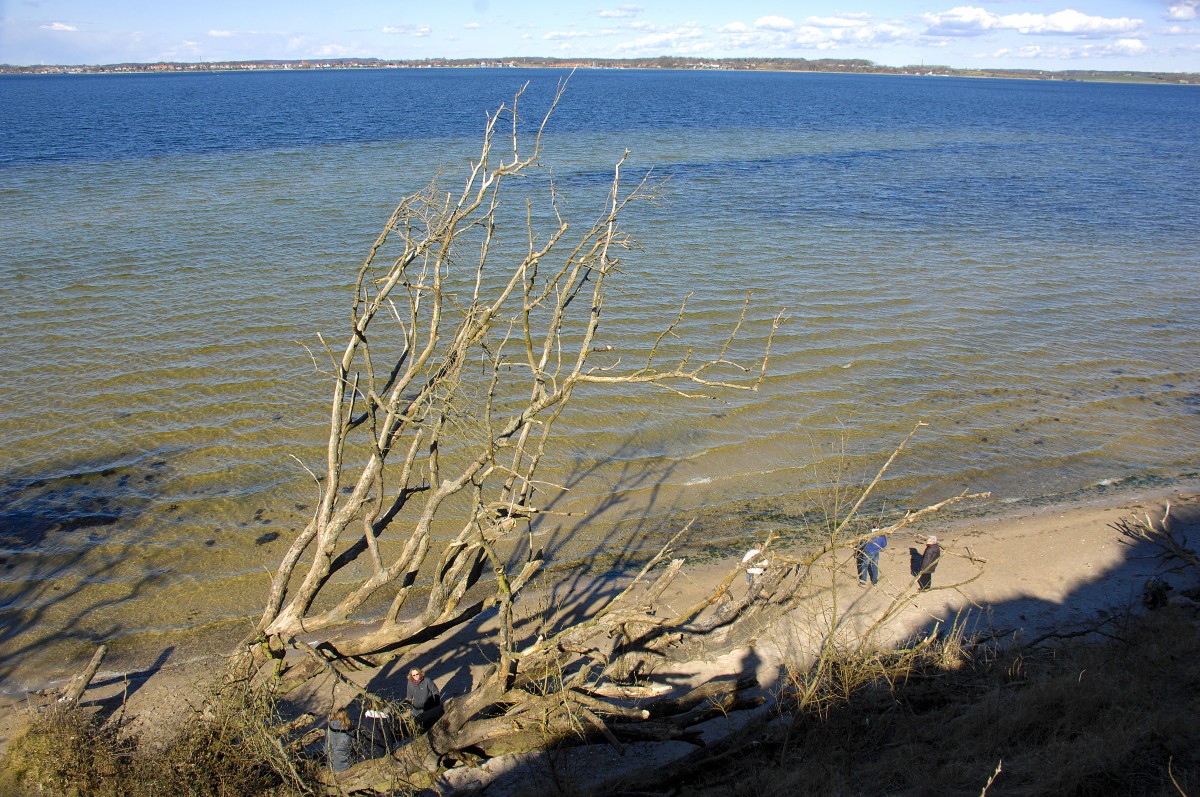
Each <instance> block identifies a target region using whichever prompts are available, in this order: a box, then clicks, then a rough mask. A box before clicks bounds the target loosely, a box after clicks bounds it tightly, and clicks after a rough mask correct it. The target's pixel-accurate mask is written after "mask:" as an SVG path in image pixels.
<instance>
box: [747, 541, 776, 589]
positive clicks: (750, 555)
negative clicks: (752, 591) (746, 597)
mask: <svg viewBox="0 0 1200 797" xmlns="http://www.w3.org/2000/svg"><path fill="white" fill-rule="evenodd" d="M742 564H743V565H744V566H745V567H746V586H747V587H753V586H754V582H755V580H756V579H757V578H758V577H759V576H761V575H762V574H763V573H765V572H767V565H768V564H770V562H768V561H767V560H766V559H764V558H763V552H762V549H761V548H751V549H750V550H748V551H746V555H745V556H743V557H742Z"/></svg>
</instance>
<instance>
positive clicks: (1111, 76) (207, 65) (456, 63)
mask: <svg viewBox="0 0 1200 797" xmlns="http://www.w3.org/2000/svg"><path fill="white" fill-rule="evenodd" d="M434 67H441V68H448V67H449V68H479V67H485V68H512V69H519V68H522V67H526V68H528V67H552V68H560V69H713V70H720V69H728V70H758V71H774V72H859V73H863V74H876V75H930V76H943V77H1006V78H1023V79H1027V80H1093V81H1120V82H1127V83H1173V84H1180V83H1183V84H1190V85H1200V72H1134V71H1101V70H1096V69H1077V70H1065V71H1059V72H1050V71H1046V70H1041V69H955V68H953V67H949V66H930V65H926V64H921V65H919V66H880V65H879V64H876V63H874V62H872V61H867V60H863V59H839V58H822V59H818V60H815V61H810V60H808V59H806V58H681V57H680V58H677V57H673V56H660V57H658V58H622V59H611V58H575V59H566V58H501V59H482V58H425V59H419V60H405V59H381V58H321V59H306V60H299V61H272V60H256V61H201V62H196V63H184V62H170V61H159V62H155V63H136V64H135V63H127V64H103V65H85V64H80V65H61V64H60V65H53V66H47V65H39V66H12V65H9V64H0V74H10V75H12V74H23V75H30V74H32V75H60V74H70V75H77V74H79V75H82V74H123V73H155V72H217V71H250V70H268V69H270V70H275V69H385V68H390V69H421V68H426V69H428V68H434Z"/></svg>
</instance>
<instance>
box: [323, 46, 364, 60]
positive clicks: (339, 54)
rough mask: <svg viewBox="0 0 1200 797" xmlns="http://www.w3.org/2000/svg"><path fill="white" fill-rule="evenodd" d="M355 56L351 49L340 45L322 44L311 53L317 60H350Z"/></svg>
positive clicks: (355, 53)
mask: <svg viewBox="0 0 1200 797" xmlns="http://www.w3.org/2000/svg"><path fill="white" fill-rule="evenodd" d="M357 54H358V53H357V52H355V51H354V49H353V48H352V47H347V46H345V45H341V44H323V45H321V46H320V47H318V48H316V49H315V50H314V51H313V55H314V56H316V57H317V58H351V57H353V56H355V55H357Z"/></svg>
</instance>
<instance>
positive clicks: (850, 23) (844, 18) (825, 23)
mask: <svg viewBox="0 0 1200 797" xmlns="http://www.w3.org/2000/svg"><path fill="white" fill-rule="evenodd" d="M870 21H871V17H870V16H869V15H867V14H842V15H841V16H840V17H809V18H808V19H806V20H804V24H805V25H812V26H813V27H815V28H859V27H863V26H865V25H866V24H867V23H868V22H870Z"/></svg>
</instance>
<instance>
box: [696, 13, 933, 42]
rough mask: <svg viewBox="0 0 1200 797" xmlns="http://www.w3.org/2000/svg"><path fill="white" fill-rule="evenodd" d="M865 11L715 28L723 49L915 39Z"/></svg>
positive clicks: (898, 27)
mask: <svg viewBox="0 0 1200 797" xmlns="http://www.w3.org/2000/svg"><path fill="white" fill-rule="evenodd" d="M870 19H871V18H870V16H869V15H866V14H842V15H839V16H837V17H810V18H808V19H806V20H805V22H804V24H802V25H797V24H796V23H794V22H792V21H791V20H789V19H785V18H782V17H764V18H762V19H759V20H757V21H756V22H755V23H754V24H755V27H754V28H753V29H751V28H749V27H747V26H746V25H744V24H742V23H740V22H731V23H729V24H726V25H722V26H721V27H719V28H715V29H714V30H715V32H716V33H717V34H718V35H719V38H720V40H721V46H722V48H723V49H729V50H750V51H756V50H758V51H795V50H839V49H844V48H851V47H854V48H863V47H878V46H882V45H887V44H891V43H894V42H899V41H909V40H913V39H915V38H916V35H915V34H914V32H913V31H911V30H909V29H907V28H904V27H901V26H899V25H893V24H890V23H878V24H872V23H871V21H870Z"/></svg>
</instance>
